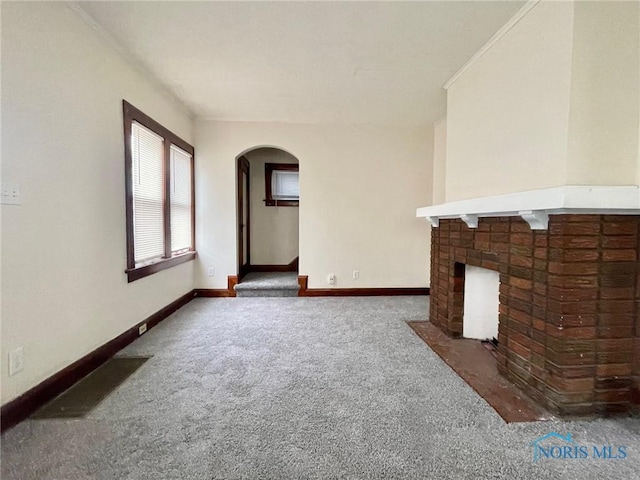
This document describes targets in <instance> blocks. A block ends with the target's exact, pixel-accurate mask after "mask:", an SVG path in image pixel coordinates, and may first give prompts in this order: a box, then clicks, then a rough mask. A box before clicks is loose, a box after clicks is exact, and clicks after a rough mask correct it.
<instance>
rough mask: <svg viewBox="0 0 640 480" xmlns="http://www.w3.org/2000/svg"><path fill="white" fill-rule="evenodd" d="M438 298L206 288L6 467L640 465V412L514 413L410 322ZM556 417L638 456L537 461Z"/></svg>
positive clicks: (361, 475)
mask: <svg viewBox="0 0 640 480" xmlns="http://www.w3.org/2000/svg"><path fill="white" fill-rule="evenodd" d="M427 310H428V300H427V299H426V298H425V297H394V298H385V297H376V298H231V299H196V300H194V301H192V302H191V303H189V304H188V305H187V306H185V307H184V308H182V309H181V310H180V311H178V312H177V313H176V314H174V315H173V316H172V317H171V318H170V319H167V320H166V321H165V322H163V323H162V324H160V325H159V326H158V327H156V328H154V329H152V330H151V331H150V332H149V333H148V334H146V335H144V336H143V337H141V338H140V339H139V340H137V341H136V342H135V343H134V344H132V345H131V346H130V347H128V348H127V349H125V350H124V351H123V352H122V354H123V355H148V356H151V355H153V358H151V360H149V361H148V362H147V363H146V364H145V366H144V368H142V369H140V370H139V371H137V372H136V373H135V374H134V375H132V376H131V377H130V378H129V379H128V380H127V381H126V382H125V383H124V384H123V385H122V386H121V387H120V388H118V389H117V390H116V391H115V392H114V393H112V394H111V395H110V396H109V397H107V398H106V399H105V400H104V401H103V402H102V404H100V405H99V406H98V407H97V408H96V409H95V410H93V411H92V412H91V413H90V414H89V415H88V416H87V418H85V419H81V420H28V421H26V422H23V423H22V424H20V425H18V426H17V427H15V428H14V429H12V430H10V431H9V432H8V433H7V434H5V435H4V436H3V438H2V478H3V480H8V479H21V480H25V479H65V480H72V479H153V480H156V479H332V478H344V479H456V480H457V479H484V478H496V479H498V478H504V479H554V480H557V479H560V478H562V479H581V480H589V479H603V478H616V479H638V478H640V421H639V420H638V419H631V418H623V419H603V420H596V421H575V422H560V421H551V422H544V423H528V424H505V423H504V422H503V421H502V419H501V418H500V417H499V416H498V415H497V414H496V413H495V412H494V411H493V410H492V409H491V407H489V406H488V405H487V404H486V403H485V402H484V401H483V400H482V399H481V398H480V397H478V396H477V395H476V394H475V393H474V392H473V390H472V389H471V388H470V387H469V386H467V384H465V383H464V382H463V381H462V380H461V379H460V378H459V377H458V376H456V375H455V374H454V373H453V372H452V371H451V370H450V369H449V368H448V367H447V366H446V365H445V364H444V363H443V362H442V361H441V360H440V359H439V358H438V357H437V355H435V354H434V353H433V352H432V351H431V350H430V349H429V347H428V346H427V345H426V344H425V343H424V342H423V341H422V340H420V339H419V338H418V337H417V336H416V335H415V334H414V333H413V331H412V330H411V329H410V328H409V327H408V326H407V325H406V324H405V323H404V322H405V321H406V320H420V319H424V318H425V316H426V312H427ZM551 431H557V432H559V433H561V434H563V435H564V434H566V433H572V434H573V437H574V438H575V440H576V441H577V442H579V443H585V444H607V445H609V444H611V445H626V446H627V447H628V450H627V451H628V457H627V458H626V459H624V460H592V459H587V460H579V459H573V460H571V459H567V460H543V461H540V462H538V463H533V461H532V450H531V447H530V446H529V443H530V442H532V441H533V440H534V439H536V438H537V437H539V436H541V435H543V434H546V433H548V432H551Z"/></svg>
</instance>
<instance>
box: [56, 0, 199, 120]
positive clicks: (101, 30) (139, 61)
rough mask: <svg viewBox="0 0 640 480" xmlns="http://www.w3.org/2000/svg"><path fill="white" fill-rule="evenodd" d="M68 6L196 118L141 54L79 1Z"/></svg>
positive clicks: (191, 117) (68, 3)
mask: <svg viewBox="0 0 640 480" xmlns="http://www.w3.org/2000/svg"><path fill="white" fill-rule="evenodd" d="M66 4H67V6H68V7H69V8H70V9H71V10H72V11H73V12H74V13H76V14H77V15H78V16H79V17H80V18H81V19H82V21H84V23H86V24H87V25H88V26H89V27H91V29H92V30H93V31H94V32H95V34H96V35H97V36H98V37H99V38H101V39H102V40H103V41H104V42H106V43H107V44H108V45H109V46H110V47H111V48H112V49H113V50H115V51H116V52H117V53H118V54H119V55H120V56H121V57H122V58H124V59H125V60H126V61H127V62H128V63H129V64H130V65H131V66H132V67H134V68H135V69H137V70H138V71H139V72H140V73H142V74H143V75H144V77H145V78H146V79H147V80H149V81H150V82H151V83H154V84H155V85H156V86H158V87H160V88H161V89H162V90H164V91H166V92H167V93H168V94H169V95H170V97H171V99H172V100H173V101H174V102H175V103H176V104H177V105H178V106H179V107H180V108H181V109H183V110H184V112H185V113H186V114H187V115H188V117H189V118H190V119H191V120H193V119H194V118H195V115H194V113H193V112H192V111H191V109H190V108H189V107H187V106H186V105H185V103H184V102H183V101H182V100H181V99H180V97H179V96H178V95H177V94H176V92H175V91H174V90H173V89H172V88H171V87H170V86H168V85H166V84H165V83H163V82H162V81H161V80H160V79H159V78H158V77H156V76H155V75H154V74H153V72H152V71H151V70H150V69H149V68H147V66H146V64H145V62H144V60H143V59H142V58H140V57H139V56H137V55H135V54H134V53H133V52H131V51H130V50H128V49H127V48H125V47H123V46H122V45H121V44H120V43H118V42H117V41H116V39H115V38H113V37H112V36H111V34H110V33H109V32H107V30H105V28H104V27H103V26H102V25H100V24H99V23H98V22H96V20H95V19H94V18H93V17H92V16H91V15H89V14H88V13H87V12H86V11H85V10H84V9H83V8H82V7H81V6H80V4H79V3H78V2H76V1H68V2H66Z"/></svg>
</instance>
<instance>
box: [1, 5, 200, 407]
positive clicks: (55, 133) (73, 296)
mask: <svg viewBox="0 0 640 480" xmlns="http://www.w3.org/2000/svg"><path fill="white" fill-rule="evenodd" d="M123 98H124V99H126V100H128V101H129V102H131V103H132V104H133V105H135V106H137V107H138V108H140V109H142V110H143V111H144V112H145V113H147V114H148V115H150V116H151V117H153V118H154V119H156V120H158V121H159V122H161V123H162V124H163V125H165V126H166V127H168V128H170V129H171V130H173V131H174V132H175V133H176V134H178V135H180V136H182V137H183V138H184V139H185V140H187V141H191V140H192V124H191V119H190V117H189V115H188V114H187V112H186V111H185V110H184V109H183V108H182V107H180V106H179V105H178V104H177V103H175V102H173V101H172V100H170V99H169V97H168V94H167V92H166V91H164V90H163V89H161V88H159V87H157V86H156V85H155V84H152V83H150V82H149V81H148V80H147V79H146V78H145V76H144V75H143V74H142V73H141V72H140V71H138V70H136V69H135V68H133V67H132V66H131V65H130V64H129V63H127V62H126V61H125V60H124V59H123V58H122V57H121V56H120V55H119V54H117V53H116V52H115V51H114V50H113V49H112V48H111V47H109V46H107V45H106V44H105V43H104V41H103V40H102V39H100V38H99V37H98V36H97V35H96V34H95V32H94V31H93V30H92V29H91V28H90V27H89V26H88V25H86V24H85V23H84V22H83V21H82V20H81V19H80V18H79V17H78V15H77V14H76V13H75V12H73V11H72V10H71V9H70V8H69V7H67V6H66V5H65V4H64V3H48V2H43V3H26V2H3V3H2V140H3V141H2V180H3V181H4V182H15V183H18V184H19V185H20V187H21V190H22V195H23V199H22V205H21V206H2V340H1V347H2V355H1V359H2V360H1V370H2V373H1V381H2V403H3V404H4V403H6V402H7V401H9V400H11V399H13V398H14V397H16V396H17V395H19V394H21V393H23V392H24V391H26V390H27V389H29V388H31V387H33V386H35V385H36V384H38V383H39V382H41V381H42V380H44V379H45V378H47V377H49V376H51V375H52V374H54V373H56V372H57V371H59V370H60V369H62V368H64V367H65V366H67V365H69V364H70V363H72V362H73V361H75V360H77V359H79V358H80V357H82V356H83V355H85V354H86V353H88V352H90V351H92V350H94V349H95V348H97V347H98V346H100V345H102V344H104V343H106V342H107V341H109V340H111V339H113V338H114V337H116V336H117V335H119V334H120V333H122V332H123V331H125V330H127V329H128V328H130V327H131V326H133V325H135V324H136V323H137V322H139V321H141V320H143V319H144V318H146V317H147V316H148V315H150V314H152V313H154V312H155V311H157V310H159V309H160V308H162V307H164V306H165V305H167V304H169V303H171V302H172V301H173V300H175V299H177V298H178V297H180V296H181V295H183V294H185V293H186V292H188V291H190V290H191V289H192V288H193V270H194V267H193V262H189V263H187V264H183V265H180V266H178V267H175V268H172V269H170V270H165V271H163V272H160V273H157V274H155V275H152V276H150V277H146V278H144V279H141V280H138V281H136V282H133V283H131V284H128V283H127V279H126V275H125V273H124V270H125V268H126V258H125V257H126V244H125V190H124V143H123V142H124V140H123V133H122V132H123V130H122V128H123V127H122V99H123ZM20 346H23V347H24V353H25V369H24V371H22V372H20V373H18V374H17V375H15V376H13V377H8V367H7V359H8V353H9V352H10V351H12V350H13V349H15V348H17V347H20Z"/></svg>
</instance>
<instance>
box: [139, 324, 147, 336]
mask: <svg viewBox="0 0 640 480" xmlns="http://www.w3.org/2000/svg"><path fill="white" fill-rule="evenodd" d="M146 331H147V324H146V323H143V324H142V325H140V326H139V327H138V335H142V334H143V333H144V332H146Z"/></svg>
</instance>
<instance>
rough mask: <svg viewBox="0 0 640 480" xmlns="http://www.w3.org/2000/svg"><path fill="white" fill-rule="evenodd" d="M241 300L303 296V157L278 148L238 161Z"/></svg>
mask: <svg viewBox="0 0 640 480" xmlns="http://www.w3.org/2000/svg"><path fill="white" fill-rule="evenodd" d="M236 161H237V192H238V202H237V203H238V204H237V224H238V225H237V226H238V280H239V282H238V284H237V285H236V286H235V287H234V289H235V292H236V295H237V296H238V297H295V296H297V295H298V290H299V286H298V258H299V256H298V255H299V247H298V245H299V240H298V236H299V234H298V231H299V214H298V211H299V208H298V207H299V203H300V180H299V165H298V159H297V158H296V157H294V156H293V155H291V154H290V153H288V152H286V151H284V150H282V149H279V148H275V147H255V148H252V149H249V150H248V151H245V152H243V153H242V154H240V155H239V156H238V157H237V160H236Z"/></svg>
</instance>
